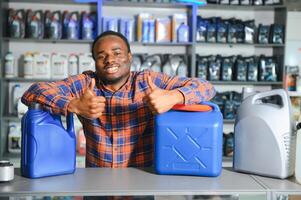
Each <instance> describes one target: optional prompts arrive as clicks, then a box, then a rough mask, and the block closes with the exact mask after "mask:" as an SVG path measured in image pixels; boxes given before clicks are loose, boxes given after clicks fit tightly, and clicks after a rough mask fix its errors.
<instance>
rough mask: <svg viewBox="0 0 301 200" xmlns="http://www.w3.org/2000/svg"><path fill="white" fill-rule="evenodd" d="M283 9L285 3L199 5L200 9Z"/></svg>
mask: <svg viewBox="0 0 301 200" xmlns="http://www.w3.org/2000/svg"><path fill="white" fill-rule="evenodd" d="M280 8H283V9H285V8H286V6H285V5H259V6H254V5H221V4H207V5H206V6H205V7H199V9H200V10H202V9H208V10H209V9H210V10H211V9H214V10H215V9H221V10H275V9H280Z"/></svg>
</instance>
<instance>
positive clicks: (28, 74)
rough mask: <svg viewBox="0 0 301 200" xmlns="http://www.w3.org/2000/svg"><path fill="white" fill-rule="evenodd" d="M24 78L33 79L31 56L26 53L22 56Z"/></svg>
mask: <svg viewBox="0 0 301 200" xmlns="http://www.w3.org/2000/svg"><path fill="white" fill-rule="evenodd" d="M23 67H24V78H33V75H34V70H33V56H32V54H31V53H30V52H26V53H25V54H24V63H23Z"/></svg>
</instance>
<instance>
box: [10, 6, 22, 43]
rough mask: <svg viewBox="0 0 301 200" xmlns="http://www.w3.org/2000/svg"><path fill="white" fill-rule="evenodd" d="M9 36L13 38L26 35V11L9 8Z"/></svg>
mask: <svg viewBox="0 0 301 200" xmlns="http://www.w3.org/2000/svg"><path fill="white" fill-rule="evenodd" d="M8 30H9V31H8V36H9V37H12V38H24V36H25V11H24V10H23V9H21V10H14V9H9V10H8Z"/></svg>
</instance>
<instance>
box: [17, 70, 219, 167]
mask: <svg viewBox="0 0 301 200" xmlns="http://www.w3.org/2000/svg"><path fill="white" fill-rule="evenodd" d="M149 75H150V76H151V78H152V80H153V82H154V84H155V85H156V86H157V87H159V88H161V89H166V90H172V89H178V90H179V91H180V92H181V93H182V94H183V95H184V99H185V100H184V101H185V104H196V103H199V102H201V101H208V100H210V99H211V98H212V97H213V96H214V95H215V90H214V88H213V86H212V85H211V84H210V83H209V82H207V81H205V80H200V79H196V78H180V77H177V76H176V77H170V76H167V75H165V74H163V73H157V72H152V71H148V70H146V71H143V72H131V74H130V77H129V79H128V80H127V82H126V83H125V84H124V85H123V86H122V87H121V88H120V89H119V90H117V91H111V90H109V89H108V88H106V86H105V85H103V84H102V83H101V82H100V81H98V79H97V77H96V74H95V72H91V71H89V72H85V73H84V74H80V75H76V76H72V77H69V78H66V79H64V80H62V81H56V82H40V83H35V84H33V85H32V86H31V87H30V88H29V89H28V90H27V91H26V92H25V93H24V95H23V97H22V102H23V103H25V104H26V105H29V104H30V103H31V102H38V103H41V104H42V105H44V108H45V109H46V110H48V111H50V112H51V113H55V114H62V115H66V114H67V107H68V103H69V102H70V100H71V99H72V98H79V97H80V96H81V95H82V94H83V92H84V91H85V89H86V88H88V87H89V84H90V82H91V78H96V83H97V84H96V86H95V88H94V92H95V94H96V95H97V96H103V97H105V98H106V109H105V112H104V113H103V115H102V116H101V117H99V118H98V119H93V120H92V119H87V118H84V117H81V116H78V117H79V119H80V121H81V123H82V124H83V129H84V132H85V136H86V141H87V143H86V145H87V146H86V167H113V168H116V167H147V166H151V165H152V163H153V142H154V139H153V135H154V120H153V119H154V116H153V114H152V112H151V111H150V110H149V108H148V107H147V105H146V103H144V102H143V97H144V96H145V95H146V94H149V93H150V87H149V86H148V82H147V77H148V76H149Z"/></svg>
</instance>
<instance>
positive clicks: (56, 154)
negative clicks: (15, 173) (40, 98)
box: [21, 103, 76, 178]
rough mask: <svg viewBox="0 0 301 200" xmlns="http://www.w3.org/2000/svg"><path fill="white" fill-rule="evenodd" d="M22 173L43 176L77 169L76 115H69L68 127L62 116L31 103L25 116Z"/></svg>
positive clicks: (30, 176)
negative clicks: (65, 125)
mask: <svg viewBox="0 0 301 200" xmlns="http://www.w3.org/2000/svg"><path fill="white" fill-rule="evenodd" d="M21 126H22V147H21V174H22V176H25V177H28V178H40V177H45V176H55V175H62V174H70V173H74V171H75V162H76V137H75V131H74V124H73V114H71V113H70V114H68V116H67V130H66V129H65V128H64V126H63V124H62V121H61V116H60V115H53V114H50V113H49V112H46V111H44V110H43V109H42V107H41V105H40V104H37V103H34V104H33V105H31V106H30V107H29V109H28V111H27V112H26V114H25V115H24V116H23V118H22V125H21Z"/></svg>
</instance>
